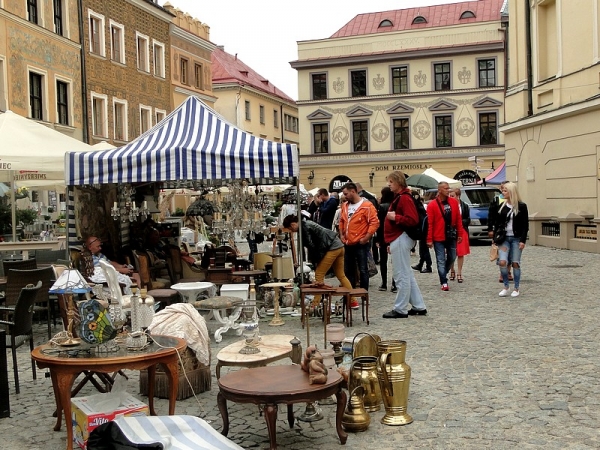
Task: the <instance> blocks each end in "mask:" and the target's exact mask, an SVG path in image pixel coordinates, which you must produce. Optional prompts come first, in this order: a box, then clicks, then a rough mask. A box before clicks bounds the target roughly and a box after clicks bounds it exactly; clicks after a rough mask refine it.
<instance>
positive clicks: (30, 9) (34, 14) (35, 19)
mask: <svg viewBox="0 0 600 450" xmlns="http://www.w3.org/2000/svg"><path fill="white" fill-rule="evenodd" d="M27 20H28V21H30V22H31V23H35V24H37V25H39V24H40V22H39V20H40V7H39V5H38V0H27Z"/></svg>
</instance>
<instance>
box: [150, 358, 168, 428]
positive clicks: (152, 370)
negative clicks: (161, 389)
mask: <svg viewBox="0 0 600 450" xmlns="http://www.w3.org/2000/svg"><path fill="white" fill-rule="evenodd" d="M155 379H156V364H153V365H151V366H150V367H148V409H149V410H150V415H151V416H156V415H157V414H156V411H155V410H154V380H155ZM170 406H171V403H170V402H169V407H170Z"/></svg>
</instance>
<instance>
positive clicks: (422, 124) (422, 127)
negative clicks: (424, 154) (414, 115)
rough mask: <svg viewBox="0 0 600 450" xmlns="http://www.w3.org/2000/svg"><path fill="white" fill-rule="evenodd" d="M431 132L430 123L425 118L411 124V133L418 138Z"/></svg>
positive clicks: (427, 135)
mask: <svg viewBox="0 0 600 450" xmlns="http://www.w3.org/2000/svg"><path fill="white" fill-rule="evenodd" d="M430 134H431V125H429V122H427V121H426V120H419V121H418V122H415V124H414V125H413V135H414V136H415V137H416V138H417V139H420V140H423V139H426V138H428V137H429V135H430Z"/></svg>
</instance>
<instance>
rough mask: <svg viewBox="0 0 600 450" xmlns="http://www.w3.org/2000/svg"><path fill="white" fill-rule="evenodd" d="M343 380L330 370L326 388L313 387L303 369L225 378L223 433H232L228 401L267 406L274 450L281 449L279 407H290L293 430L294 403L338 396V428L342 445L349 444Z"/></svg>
mask: <svg viewBox="0 0 600 450" xmlns="http://www.w3.org/2000/svg"><path fill="white" fill-rule="evenodd" d="M342 380H343V378H342V376H341V375H340V373H339V372H337V371H335V370H330V371H329V374H328V376H327V382H326V383H325V384H309V383H308V373H306V372H304V371H303V370H302V369H301V368H300V366H297V365H292V366H268V367H255V368H252V369H244V370H239V371H237V372H231V373H228V374H226V375H223V377H222V378H221V379H219V381H218V383H219V393H218V394H217V404H218V405H219V412H220V413H221V417H222V418H223V431H222V432H221V434H223V436H227V434H228V433H229V413H228V411H227V400H230V401H232V402H236V403H253V404H255V405H265V408H264V411H265V420H266V421H267V429H268V430H269V442H270V449H276V448H277V438H276V430H277V424H276V422H277V408H278V406H277V405H279V404H281V403H283V404H286V405H287V417H288V423H289V425H290V428H293V426H294V409H293V404H294V403H307V402H314V401H317V400H321V399H323V398H326V397H330V396H332V395H334V394H335V397H336V399H337V408H336V414H335V427H336V430H337V434H338V437H339V438H340V442H341V443H342V445H343V444H345V443H346V440H347V439H348V435H347V434H346V432H345V431H344V430H343V429H342V418H343V416H344V408H345V406H346V398H347V396H346V392H345V391H344V390H343V389H342Z"/></svg>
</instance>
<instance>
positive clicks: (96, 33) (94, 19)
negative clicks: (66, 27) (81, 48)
mask: <svg viewBox="0 0 600 450" xmlns="http://www.w3.org/2000/svg"><path fill="white" fill-rule="evenodd" d="M88 22H89V27H90V53H94V54H96V55H100V56H106V50H105V48H106V45H105V38H104V16H102V15H100V14H97V13H95V12H94V11H92V10H91V9H90V10H88Z"/></svg>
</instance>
